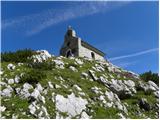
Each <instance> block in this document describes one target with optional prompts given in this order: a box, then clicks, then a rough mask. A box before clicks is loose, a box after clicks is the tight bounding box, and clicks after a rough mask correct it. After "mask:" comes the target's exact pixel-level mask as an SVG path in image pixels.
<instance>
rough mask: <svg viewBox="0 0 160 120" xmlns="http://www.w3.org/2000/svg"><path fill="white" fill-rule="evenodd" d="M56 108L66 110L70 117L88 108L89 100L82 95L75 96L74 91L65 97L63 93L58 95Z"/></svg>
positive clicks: (61, 110)
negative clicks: (81, 96)
mask: <svg viewBox="0 0 160 120" xmlns="http://www.w3.org/2000/svg"><path fill="white" fill-rule="evenodd" d="M55 99H56V109H57V110H58V111H60V112H66V113H67V114H68V115H69V117H70V118H71V117H74V116H76V115H78V114H80V113H81V112H82V110H85V109H86V106H85V105H86V104H88V102H87V101H86V100H85V99H82V98H80V97H75V95H74V93H72V94H70V95H68V98H64V97H63V96H62V95H56V97H55Z"/></svg>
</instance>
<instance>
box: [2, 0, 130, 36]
mask: <svg viewBox="0 0 160 120" xmlns="http://www.w3.org/2000/svg"><path fill="white" fill-rule="evenodd" d="M128 3H129V2H115V3H113V2H107V1H105V2H104V1H100V2H83V3H79V4H78V3H77V4H76V5H73V6H72V7H68V8H64V9H57V10H55V9H48V10H45V11H42V12H40V13H35V14H31V15H26V16H22V17H18V18H15V19H9V20H2V30H5V29H7V28H15V29H19V30H20V31H24V32H25V34H26V35H33V34H36V33H39V32H41V31H42V30H44V29H46V28H48V27H51V26H53V25H56V24H58V23H61V22H64V21H67V20H71V19H74V18H78V17H83V16H88V15H93V14H96V13H102V12H106V11H108V10H111V9H115V8H119V7H121V6H123V5H125V4H128ZM53 4H54V2H53Z"/></svg>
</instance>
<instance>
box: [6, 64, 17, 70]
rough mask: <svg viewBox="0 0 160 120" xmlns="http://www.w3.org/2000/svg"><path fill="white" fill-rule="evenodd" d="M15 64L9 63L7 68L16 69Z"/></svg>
mask: <svg viewBox="0 0 160 120" xmlns="http://www.w3.org/2000/svg"><path fill="white" fill-rule="evenodd" d="M15 67H16V66H15V65H13V64H11V63H10V64H8V66H7V68H8V69H9V70H14V69H15Z"/></svg>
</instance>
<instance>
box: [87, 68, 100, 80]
mask: <svg viewBox="0 0 160 120" xmlns="http://www.w3.org/2000/svg"><path fill="white" fill-rule="evenodd" d="M89 74H90V75H91V77H92V79H93V80H95V81H96V80H97V79H98V78H97V77H96V76H95V74H94V71H93V70H89Z"/></svg>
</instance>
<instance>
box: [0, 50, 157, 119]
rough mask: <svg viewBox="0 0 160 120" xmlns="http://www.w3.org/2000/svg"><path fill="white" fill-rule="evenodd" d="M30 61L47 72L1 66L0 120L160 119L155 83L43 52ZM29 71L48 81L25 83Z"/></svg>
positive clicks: (108, 67) (24, 65)
mask: <svg viewBox="0 0 160 120" xmlns="http://www.w3.org/2000/svg"><path fill="white" fill-rule="evenodd" d="M28 59H32V60H33V62H34V63H33V64H36V65H42V67H43V65H46V64H47V65H46V66H45V67H46V68H45V69H43V68H42V67H40V68H35V67H33V66H32V65H33V64H31V65H30V63H14V64H13V63H9V64H6V63H5V64H3V63H2V68H1V71H3V72H1V77H2V79H1V81H0V85H1V88H2V89H1V91H0V95H1V98H2V104H1V106H0V112H1V113H2V115H1V116H0V117H1V118H15V119H19V118H27V119H29V118H37V119H55V118H58V119H72V118H75V119H93V118H106V119H107V118H122V119H125V118H131V119H132V118H144V119H145V118H158V117H159V116H158V110H159V104H158V102H159V87H158V86H157V85H156V84H155V83H154V82H152V81H148V82H144V81H142V80H140V79H139V76H138V75H137V74H135V73H133V72H130V71H126V70H123V69H122V68H119V67H117V66H115V65H113V64H111V63H110V62H108V61H103V62H102V61H94V60H92V59H88V58H84V59H82V58H74V57H70V58H65V57H62V56H59V57H53V56H52V55H50V54H49V53H48V52H47V51H44V50H43V51H37V52H36V54H35V55H34V56H32V57H31V58H28ZM43 62H44V64H43ZM51 64H52V65H53V66H51V67H50V66H49V69H48V68H47V67H48V65H51ZM29 65H30V66H29ZM28 66H29V67H28ZM31 70H36V71H37V70H39V71H41V72H42V73H44V74H45V75H46V77H44V78H43V79H41V75H38V76H40V77H38V80H37V77H36V75H35V76H29V75H28V78H31V79H32V80H33V81H31V82H30V81H27V80H26V79H25V81H23V79H22V78H23V77H24V76H25V75H26V74H25V73H26V72H28V71H31ZM35 79H36V80H35ZM34 80H35V81H36V82H35V81H34ZM17 101H18V102H17ZM19 106H20V107H19ZM15 109H16V112H15Z"/></svg>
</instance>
